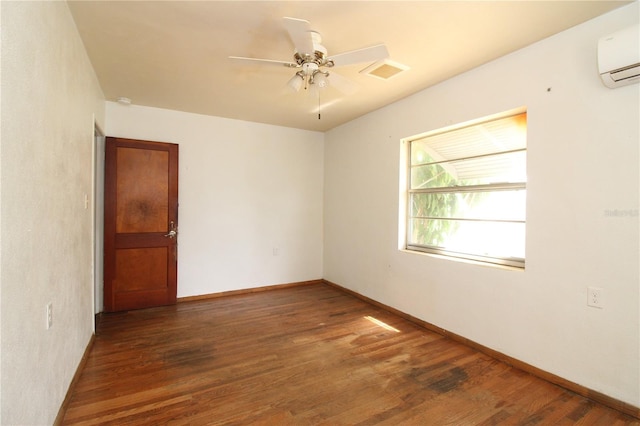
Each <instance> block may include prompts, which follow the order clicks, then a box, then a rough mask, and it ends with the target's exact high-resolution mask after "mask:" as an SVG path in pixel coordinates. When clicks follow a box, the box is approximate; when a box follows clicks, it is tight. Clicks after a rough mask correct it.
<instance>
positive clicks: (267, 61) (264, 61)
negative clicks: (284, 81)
mask: <svg viewBox="0 0 640 426" xmlns="http://www.w3.org/2000/svg"><path fill="white" fill-rule="evenodd" d="M229 59H233V60H236V61H245V62H254V63H261V64H272V65H280V66H285V67H287V68H296V67H297V66H298V64H296V63H295V62H291V61H278V60H275V59H261V58H245V57H242V56H229Z"/></svg>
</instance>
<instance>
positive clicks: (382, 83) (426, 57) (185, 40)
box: [68, 0, 628, 131]
mask: <svg viewBox="0 0 640 426" xmlns="http://www.w3.org/2000/svg"><path fill="white" fill-rule="evenodd" d="M68 3H69V7H70V9H71V12H72V14H73V16H74V19H75V22H76V24H77V26H78V29H79V31H80V35H81V36H82V39H83V41H84V43H85V46H86V49H87V51H88V53H89V57H90V58H91V61H92V63H93V66H94V68H95V70H96V73H97V75H98V79H99V80H100V84H101V86H102V89H103V91H104V94H105V96H106V98H107V99H108V100H116V99H117V98H118V97H120V96H124V97H128V98H130V99H131V101H132V103H133V104H136V105H145V106H152V107H158V108H167V109H173V110H178V111H187V112H193V113H199V114H207V115H214V116H220V117H228V118H235V119H241V120H248V121H255V122H260V123H270V124H275V125H280V126H287V127H296V128H300V129H308V130H318V131H326V130H329V129H332V128H334V127H336V126H339V125H340V124H343V123H345V122H347V121H350V120H352V119H354V118H356V117H358V116H361V115H363V114H366V113H367V112H370V111H373V110H375V109H378V108H380V107H382V106H384V105H387V104H389V103H392V102H394V101H397V100H399V99H402V98H404V97H406V96H408V95H411V94H413V93H415V92H418V91H420V90H422V89H425V88H427V87H429V86H431V85H434V84H436V83H438V82H441V81H443V80H446V79H448V78H450V77H453V76H455V75H457V74H460V73H462V72H464V71H467V70H469V69H472V68H474V67H477V66H478V65H481V64H483V63H486V62H488V61H491V60H493V59H495V58H498V57H500V56H503V55H505V54H508V53H510V52H513V51H515V50H517V49H520V48H522V47H524V46H527V45H529V44H531V43H534V42H536V41H538V40H541V39H543V38H546V37H548V36H550V35H552V34H555V33H558V32H560V31H562V30H565V29H567V28H570V27H572V26H575V25H577V24H579V23H581V22H584V21H587V20H589V19H591V18H593V17H596V16H598V15H601V14H603V13H606V12H608V11H610V10H612V9H614V8H617V7H620V6H622V5H624V4H626V3H628V2H626V1H611V0H609V1H597V0H591V1H69V2H68ZM285 16H288V17H294V18H300V19H306V20H308V21H310V23H311V27H312V29H313V30H315V31H318V32H319V33H320V34H321V35H322V37H323V40H322V44H323V45H324V46H325V47H326V48H327V50H328V56H332V55H335V54H337V53H342V52H345V51H350V50H354V49H358V48H361V47H366V46H371V45H374V44H377V43H381V42H383V43H385V44H386V46H387V48H388V50H389V53H390V59H392V60H393V61H396V62H399V63H401V64H404V65H406V66H408V67H410V70H408V71H405V72H402V73H400V74H399V75H397V76H395V77H393V78H391V79H389V80H380V79H377V78H374V77H371V76H368V75H363V74H360V73H359V71H360V70H362V69H363V68H365V67H366V66H367V65H369V64H367V63H363V64H357V65H350V66H345V67H340V68H334V69H332V70H330V71H331V72H336V73H339V74H341V75H342V76H343V77H346V78H348V79H349V80H351V81H352V82H354V83H355V84H356V85H357V91H356V92H355V93H353V94H350V95H343V94H342V93H340V92H339V91H337V90H336V88H334V87H331V86H330V87H329V88H327V89H325V90H323V91H322V92H321V95H320V105H321V113H322V114H321V119H320V120H319V119H318V97H317V96H313V95H312V94H311V93H310V92H309V91H304V90H301V91H300V92H299V93H293V92H287V90H286V83H287V81H288V80H289V78H290V77H291V76H293V74H294V72H295V70H294V69H288V68H285V67H284V66H283V67H276V66H273V65H271V66H265V65H255V64H244V63H238V61H233V60H230V59H228V57H229V56H248V57H259V58H267V59H276V60H282V61H290V60H291V61H292V60H293V45H292V44H291V41H290V39H289V36H288V34H287V32H286V31H285V29H284V27H283V23H282V18H283V17H285ZM595 45H596V41H595V40H594V48H595ZM594 67H595V65H594ZM329 78H331V77H329Z"/></svg>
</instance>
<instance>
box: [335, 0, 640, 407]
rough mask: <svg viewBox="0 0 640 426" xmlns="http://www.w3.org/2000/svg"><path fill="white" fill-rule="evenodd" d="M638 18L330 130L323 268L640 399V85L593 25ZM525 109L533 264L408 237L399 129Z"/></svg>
mask: <svg viewBox="0 0 640 426" xmlns="http://www.w3.org/2000/svg"><path fill="white" fill-rule="evenodd" d="M638 16H639V13H638V3H637V2H636V3H634V4H632V5H630V6H625V7H623V8H621V9H619V10H616V11H614V12H612V13H609V14H607V15H604V16H602V17H599V18H597V19H594V20H593V21H590V22H587V23H585V24H583V25H580V26H578V27H575V28H573V29H570V30H568V31H565V32H563V33H561V34H558V35H556V36H554V37H551V38H549V39H546V40H543V41H541V42H539V43H536V44H534V45H532V46H529V47H527V48H525V49H522V50H520V51H518V52H516V53H514V54H511V55H509V56H506V57H504V58H501V59H499V60H496V61H494V62H492V63H489V64H486V65H485V66H482V67H480V68H477V69H475V70H473V71H471V72H468V73H465V74H463V75H460V76H458V77H455V78H452V79H450V80H449V81H446V82H444V83H442V84H439V85H437V86H434V87H432V88H429V89H427V90H425V91H423V92H421V93H418V94H416V95H414V96H412V97H409V98H407V99H404V100H402V101H399V102H397V103H395V104H393V105H390V106H388V107H385V108H382V109H380V110H378V111H376V112H374V113H371V114H368V115H366V116H364V117H361V118H360V119H357V120H355V121H352V122H350V123H348V124H345V125H343V126H341V127H339V128H336V129H334V130H332V131H330V132H328V133H327V134H326V139H325V144H326V146H325V200H324V221H325V234H324V238H325V244H324V278H326V279H327V280H329V281H332V282H335V283H337V284H340V285H343V286H345V287H347V288H349V289H352V290H354V291H356V292H358V293H361V294H363V295H366V296H368V297H371V298H373V299H375V300H378V301H380V302H382V303H385V304H387V305H390V306H392V307H395V308H397V309H400V310H402V311H404V312H407V313H409V314H411V315H413V316H415V317H418V318H420V319H423V320H425V321H428V322H430V323H433V324H436V325H437V326H440V327H442V328H445V329H447V330H449V331H451V332H454V333H457V334H459V335H462V336H464V337H467V338H469V339H471V340H473V341H475V342H478V343H480V344H482V345H485V346H488V347H490V348H493V349H495V350H498V351H500V352H503V353H505V354H507V355H510V356H512V357H515V358H517V359H520V360H522V361H525V362H527V363H530V364H532V365H534V366H537V367H539V368H541V369H543V370H546V371H549V372H552V373H555V374H557V375H559V376H562V377H564V378H567V379H569V380H571V381H574V382H576V383H579V384H581V385H584V386H586V387H588V388H591V389H595V390H597V391H600V392H603V393H605V394H607V395H610V396H612V397H614V398H618V399H620V400H623V401H625V402H628V403H631V404H633V405H635V406H640V389H639V386H640V371H639V359H640V354H639V349H640V338H639V325H640V318H639V306H640V300H639V282H640V274H639V226H638V225H639V217H638V198H639V197H638V195H639V193H640V189H639V180H640V176H639V172H638V169H639V166H638V165H639V164H640V159H639V153H638V151H639V149H638V148H639V140H640V135H639V127H640V119H639V117H640V110H639V101H640V96H639V95H640V86H639V85H633V86H626V87H623V88H618V89H615V90H611V89H608V88H606V87H604V86H603V85H602V83H601V82H600V80H599V77H598V74H597V65H596V45H597V40H598V38H599V37H601V36H603V35H606V34H609V33H612V32H614V31H616V30H618V29H621V28H624V27H627V26H630V25H631V24H633V23H634V22H637V21H638ZM399 78H402V77H399ZM521 106H525V107H526V108H527V110H528V178H529V179H528V180H529V182H528V194H527V195H528V199H527V246H526V251H527V253H526V262H527V265H526V269H525V270H524V271H516V270H506V269H500V268H494V267H487V266H477V265H474V264H469V263H462V262H455V261H451V260H446V259H440V258H436V257H433V256H429V255H424V254H415V253H408V252H403V251H400V250H398V216H399V214H398V210H399V207H398V204H399V201H398V200H399V198H400V196H401V193H400V191H399V189H398V187H399V184H398V179H399V175H400V170H401V169H400V149H401V147H400V142H399V141H400V139H401V138H404V137H408V136H412V135H415V134H418V133H421V132H425V131H430V130H434V129H438V128H440V127H444V126H447V125H451V124H455V123H459V122H464V121H467V120H471V119H475V118H479V117H483V116H487V115H490V114H494V113H499V112H502V111H506V110H510V109H512V108H517V107H521ZM616 209H617V210H620V211H625V212H627V213H630V215H628V216H611V215H608V213H607V212H608V211H614V210H616ZM588 286H596V287H602V288H603V289H604V296H605V302H604V303H605V307H604V309H595V308H590V307H587V305H586V294H587V293H586V289H587V287H588Z"/></svg>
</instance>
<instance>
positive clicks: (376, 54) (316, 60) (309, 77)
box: [229, 17, 389, 93]
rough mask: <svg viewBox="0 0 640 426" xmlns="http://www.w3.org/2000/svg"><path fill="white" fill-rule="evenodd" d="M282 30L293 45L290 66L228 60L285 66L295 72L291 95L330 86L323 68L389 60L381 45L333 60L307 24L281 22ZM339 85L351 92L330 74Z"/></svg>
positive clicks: (269, 61) (270, 61)
mask: <svg viewBox="0 0 640 426" xmlns="http://www.w3.org/2000/svg"><path fill="white" fill-rule="evenodd" d="M283 19H284V27H285V29H286V30H287V32H288V33H289V37H290V38H291V41H292V42H293V45H294V48H295V51H294V52H295V53H294V55H293V59H294V60H293V62H291V61H278V60H273V59H261V58H246V57H241V56H230V57H229V58H230V59H235V60H241V61H251V62H254V63H255V62H259V63H262V64H269V65H278V66H284V67H286V68H298V69H299V71H297V72H296V73H295V74H294V75H293V77H291V79H290V80H289V81H288V82H287V87H288V88H290V89H291V90H293V91H294V92H298V91H300V89H301V88H303V87H304V89H309V88H310V87H316V88H318V89H323V88H326V87H327V86H328V85H329V83H330V80H331V78H330V74H329V71H327V70H326V68H333V67H339V66H345V65H352V64H357V63H362V62H376V61H380V60H383V59H386V58H388V57H389V52H388V51H387V47H386V46H385V45H384V44H378V45H375V46H371V47H365V48H362V49H357V50H352V51H349V52H344V53H340V54H337V55H335V56H327V49H326V48H325V47H324V46H323V45H322V44H321V43H322V37H321V36H320V34H319V33H318V32H317V31H313V30H312V29H311V26H310V24H309V21H305V20H304V19H297V18H287V17H285V18H283ZM331 75H333V76H334V77H335V79H336V81H339V82H340V84H338V85H334V86H335V87H336V88H337V89H338V90H340V91H344V92H345V93H348V92H350V91H351V90H350V89H349V88H345V86H347V85H348V84H347V82H348V80H347V79H345V78H344V77H340V76H339V75H337V74H335V73H334V74H331ZM342 89H345V90H342Z"/></svg>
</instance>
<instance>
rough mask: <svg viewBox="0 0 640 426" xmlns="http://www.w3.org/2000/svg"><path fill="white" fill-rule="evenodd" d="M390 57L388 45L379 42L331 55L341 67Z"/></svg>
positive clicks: (332, 59)
mask: <svg viewBox="0 0 640 426" xmlns="http://www.w3.org/2000/svg"><path fill="white" fill-rule="evenodd" d="M388 57H389V51H388V50H387V46H385V45H384V44H378V45H376V46H371V47H364V48H362V49H357V50H351V51H349V52H344V53H338V54H337V55H335V56H332V57H330V58H329V60H331V61H333V63H334V66H336V67H341V66H344V65H351V64H357V63H360V62H375V61H379V60H381V59H385V58H388Z"/></svg>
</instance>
